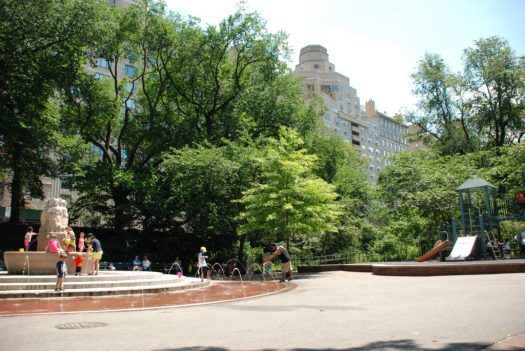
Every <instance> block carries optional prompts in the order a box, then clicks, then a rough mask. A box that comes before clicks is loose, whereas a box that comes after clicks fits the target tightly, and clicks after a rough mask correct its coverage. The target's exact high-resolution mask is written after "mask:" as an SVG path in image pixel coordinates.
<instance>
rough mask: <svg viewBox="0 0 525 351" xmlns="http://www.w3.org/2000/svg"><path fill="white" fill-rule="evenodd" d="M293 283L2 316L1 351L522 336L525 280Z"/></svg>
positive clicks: (335, 345)
mask: <svg viewBox="0 0 525 351" xmlns="http://www.w3.org/2000/svg"><path fill="white" fill-rule="evenodd" d="M294 282H295V283H296V284H297V287H296V288H295V289H292V290H290V291H287V292H284V293H280V294H276V295H271V296H266V297H262V298H254V299H247V300H241V301H235V302H226V303H220V304H210V305H199V306H193V307H183V308H169V309H160V310H148V311H130V312H101V313H82V314H79V313H72V314H50V315H36V316H19V317H2V318H0V350H9V351H17V350H38V351H48V350H55V351H56V350H75V351H82V350H90V351H93V350H134V351H138V350H151V351H176V350H194V351H212V350H225V351H226V350H296V351H299V350H481V349H483V348H486V347H489V346H491V345H493V344H495V343H497V342H498V341H501V340H503V339H505V338H507V337H509V336H513V335H517V334H520V333H522V332H523V331H525V299H524V292H525V274H523V273H514V274H492V275H462V276H435V277H391V276H376V275H372V274H370V273H356V272H328V273H321V274H315V275H314V274H312V275H305V276H303V277H300V278H299V279H296V280H294ZM64 326H66V327H68V326H69V328H66V329H58V328H60V327H64ZM75 326H77V327H75ZM518 347H521V346H518ZM515 350H517V348H515Z"/></svg>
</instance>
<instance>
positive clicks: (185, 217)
mask: <svg viewBox="0 0 525 351" xmlns="http://www.w3.org/2000/svg"><path fill="white" fill-rule="evenodd" d="M240 175H241V172H240V164H239V163H237V162H235V161H233V160H230V159H228V158H227V157H226V156H225V150H224V149H222V148H215V147H197V148H184V149H181V150H172V151H171V152H170V153H169V154H167V155H166V157H165V160H164V163H163V171H162V174H161V178H160V179H159V180H160V181H161V182H162V183H164V184H169V187H170V189H169V192H168V193H164V194H162V193H159V194H158V195H159V196H164V198H163V201H164V203H165V204H164V214H165V216H167V217H168V216H171V217H175V216H177V217H178V218H179V222H180V223H179V225H181V226H184V228H185V230H186V231H187V232H189V233H191V234H192V235H194V236H196V237H198V239H199V240H200V241H201V242H202V243H207V244H206V246H209V249H212V250H213V249H217V248H223V247H228V246H229V245H231V242H232V241H235V240H236V239H237V237H236V223H235V220H234V217H235V215H236V213H237V212H236V208H237V206H236V204H235V203H234V202H233V201H234V200H235V199H237V198H238V196H239V194H240V189H239V186H240V185H241V184H242V182H241V181H240V180H239V176H240ZM164 184H163V186H164Z"/></svg>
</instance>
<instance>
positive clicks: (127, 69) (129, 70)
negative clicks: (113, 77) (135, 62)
mask: <svg viewBox="0 0 525 351" xmlns="http://www.w3.org/2000/svg"><path fill="white" fill-rule="evenodd" d="M124 73H125V74H126V75H127V76H134V75H135V74H136V73H137V69H136V68H135V67H133V66H130V65H126V66H125V67H124Z"/></svg>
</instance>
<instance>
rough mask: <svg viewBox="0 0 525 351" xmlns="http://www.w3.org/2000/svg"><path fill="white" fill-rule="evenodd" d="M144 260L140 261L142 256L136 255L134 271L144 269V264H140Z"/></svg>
mask: <svg viewBox="0 0 525 351" xmlns="http://www.w3.org/2000/svg"><path fill="white" fill-rule="evenodd" d="M141 263H142V262H141V261H140V258H139V256H138V255H137V256H135V258H134V259H133V268H132V270H134V271H141V270H142V266H141V265H140V264H141Z"/></svg>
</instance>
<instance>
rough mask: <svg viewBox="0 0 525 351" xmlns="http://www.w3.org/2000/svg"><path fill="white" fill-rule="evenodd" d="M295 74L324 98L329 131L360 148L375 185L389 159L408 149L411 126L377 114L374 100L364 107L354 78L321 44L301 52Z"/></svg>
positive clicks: (311, 89)
mask: <svg viewBox="0 0 525 351" xmlns="http://www.w3.org/2000/svg"><path fill="white" fill-rule="evenodd" d="M294 74H295V75H296V76H298V77H301V78H302V82H303V83H302V84H303V88H304V90H305V91H306V92H307V94H308V96H313V95H314V94H316V95H319V96H320V97H321V98H322V99H323V101H324V104H325V107H326V112H325V115H324V117H323V119H324V125H325V126H326V128H327V129H329V130H332V131H334V132H335V133H336V134H338V135H340V136H341V138H343V140H345V141H346V142H347V143H349V144H352V145H353V146H354V147H356V148H358V149H359V150H360V152H361V154H362V155H363V156H364V157H365V158H367V160H368V163H369V172H368V178H369V181H370V182H371V183H375V182H376V181H377V177H378V174H379V172H380V171H381V169H383V168H384V166H385V165H387V163H388V161H387V160H386V159H385V158H386V157H388V156H390V155H392V154H393V153H395V152H399V151H402V150H406V149H407V147H408V144H407V139H406V132H407V127H406V126H404V125H403V124H401V123H399V122H398V121H396V120H395V119H393V118H391V117H389V116H387V115H385V114H384V113H380V112H378V111H376V109H375V102H374V101H373V100H368V101H367V102H366V105H365V106H364V107H363V106H362V105H361V103H360V99H359V97H358V95H357V89H356V88H354V87H352V86H351V85H350V78H348V77H347V76H345V75H343V74H341V73H339V72H337V71H336V69H335V65H334V64H333V63H331V62H330V61H329V56H328V51H327V50H326V48H324V47H323V46H321V45H308V46H306V47H304V48H302V49H301V52H300V55H299V64H297V65H296V66H295V70H294Z"/></svg>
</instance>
